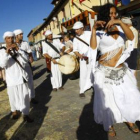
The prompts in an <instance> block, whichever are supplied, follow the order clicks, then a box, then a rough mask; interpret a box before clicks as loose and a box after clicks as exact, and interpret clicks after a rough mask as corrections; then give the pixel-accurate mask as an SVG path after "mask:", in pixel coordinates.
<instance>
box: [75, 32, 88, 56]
mask: <svg viewBox="0 0 140 140" xmlns="http://www.w3.org/2000/svg"><path fill="white" fill-rule="evenodd" d="M77 37H79V38H80V39H82V40H84V41H85V42H86V43H87V44H89V45H90V38H91V31H84V33H83V34H82V35H80V36H77ZM88 50H89V46H87V45H86V44H85V43H83V42H81V41H80V40H78V39H77V38H74V40H73V52H79V53H80V54H84V55H86V54H87V53H88Z"/></svg>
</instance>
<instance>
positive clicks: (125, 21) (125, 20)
mask: <svg viewBox="0 0 140 140" xmlns="http://www.w3.org/2000/svg"><path fill="white" fill-rule="evenodd" d="M121 20H122V22H123V23H125V24H129V25H132V21H131V18H129V17H123V18H122V19H121Z"/></svg>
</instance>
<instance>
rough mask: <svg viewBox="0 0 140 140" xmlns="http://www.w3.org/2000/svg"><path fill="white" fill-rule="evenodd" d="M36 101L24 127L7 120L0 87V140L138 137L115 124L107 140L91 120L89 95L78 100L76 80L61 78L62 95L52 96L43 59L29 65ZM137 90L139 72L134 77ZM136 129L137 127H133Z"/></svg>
mask: <svg viewBox="0 0 140 140" xmlns="http://www.w3.org/2000/svg"><path fill="white" fill-rule="evenodd" d="M33 67H34V85H35V90H36V99H37V100H38V101H39V104H37V105H32V104H31V108H30V116H31V117H32V118H34V123H31V124H29V123H24V122H23V120H22V117H20V118H19V119H18V120H12V119H10V106H9V101H8V96H7V93H6V89H4V87H3V85H0V140H140V133H139V134H133V133H132V132H131V131H130V130H129V129H128V128H127V126H126V125H125V124H116V125H115V130H116V133H117V136H116V137H114V138H111V137H108V135H107V133H106V132H105V131H104V130H103V127H102V126H101V125H98V124H96V123H95V122H94V120H93V118H94V116H93V112H92V110H93V107H92V106H93V105H92V104H93V91H92V89H91V90H88V91H87V92H86V98H84V99H81V98H79V96H78V95H79V83H78V82H79V79H78V80H73V81H71V80H69V79H68V76H64V77H63V78H64V82H63V84H64V88H65V90H63V91H58V92H52V88H51V84H50V79H49V78H50V75H49V74H47V72H46V65H45V61H44V59H41V60H39V61H37V62H35V63H34V64H33ZM137 77H138V86H139V87H140V72H138V74H137ZM137 124H138V126H140V123H139V122H138V123H137Z"/></svg>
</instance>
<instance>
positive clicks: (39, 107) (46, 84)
mask: <svg viewBox="0 0 140 140" xmlns="http://www.w3.org/2000/svg"><path fill="white" fill-rule="evenodd" d="M35 91H36V99H37V100H38V101H39V103H38V104H36V105H31V111H30V116H31V118H34V122H33V123H25V122H22V123H21V124H20V126H19V127H18V128H17V129H16V131H15V132H14V134H13V135H12V137H11V139H10V140H33V139H34V138H35V137H36V135H37V133H38V131H39V130H40V128H41V127H43V126H42V125H43V121H44V118H45V116H46V115H47V111H48V107H47V103H48V102H49V101H50V100H51V96H50V94H51V91H52V87H51V84H50V75H48V77H47V78H46V80H44V81H43V82H42V83H41V84H40V85H39V86H38V87H37V88H36V89H35ZM4 120H9V121H10V123H9V122H7V123H6V124H5V125H6V126H5V127H4V128H3V130H2V134H3V136H2V137H1V138H6V136H5V133H6V131H7V130H8V129H9V128H10V127H11V126H12V125H14V123H15V122H16V121H15V120H11V119H9V116H6V117H4V118H3V119H2V120H1V123H4ZM7 126H8V127H7ZM1 138H0V139H1ZM1 140H2V139H1ZM3 140H5V139H3Z"/></svg>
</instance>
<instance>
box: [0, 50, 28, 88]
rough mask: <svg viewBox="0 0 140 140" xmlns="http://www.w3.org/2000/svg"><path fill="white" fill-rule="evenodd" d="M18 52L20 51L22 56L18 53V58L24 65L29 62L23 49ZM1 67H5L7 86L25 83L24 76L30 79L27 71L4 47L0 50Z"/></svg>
mask: <svg viewBox="0 0 140 140" xmlns="http://www.w3.org/2000/svg"><path fill="white" fill-rule="evenodd" d="M18 53H20V54H21V55H22V57H21V56H20V55H18V56H17V60H18V61H19V62H20V64H21V65H22V66H23V67H24V66H25V65H26V62H27V56H26V54H25V53H24V52H23V51H21V50H19V51H18ZM25 60H26V61H25ZM0 67H2V68H5V72H6V83H7V86H16V85H20V84H23V83H24V81H23V78H24V79H25V80H28V75H27V73H26V72H25V71H24V70H23V69H22V68H21V67H20V66H19V64H18V63H17V62H16V61H15V60H14V59H13V58H12V57H11V56H10V55H9V54H7V53H6V51H5V50H4V49H1V50H0Z"/></svg>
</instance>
